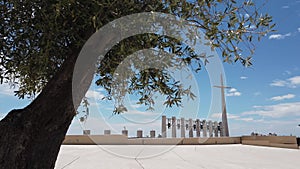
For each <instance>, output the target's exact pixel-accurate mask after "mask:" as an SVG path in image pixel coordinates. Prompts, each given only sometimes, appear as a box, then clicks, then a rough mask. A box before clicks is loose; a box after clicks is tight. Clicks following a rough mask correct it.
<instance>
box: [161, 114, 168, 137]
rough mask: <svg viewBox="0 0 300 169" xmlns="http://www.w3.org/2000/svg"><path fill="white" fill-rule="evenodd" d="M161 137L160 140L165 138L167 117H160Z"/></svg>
mask: <svg viewBox="0 0 300 169" xmlns="http://www.w3.org/2000/svg"><path fill="white" fill-rule="evenodd" d="M161 136H162V138H166V137H167V117H166V116H161Z"/></svg>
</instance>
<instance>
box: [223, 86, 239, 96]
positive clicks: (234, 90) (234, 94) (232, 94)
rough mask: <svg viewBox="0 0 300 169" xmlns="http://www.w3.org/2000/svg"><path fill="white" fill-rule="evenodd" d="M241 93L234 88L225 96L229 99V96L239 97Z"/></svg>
mask: <svg viewBox="0 0 300 169" xmlns="http://www.w3.org/2000/svg"><path fill="white" fill-rule="evenodd" d="M241 95H242V93H241V92H239V91H238V90H237V89H235V88H231V89H230V90H229V91H228V93H227V94H226V96H228V97H231V96H241Z"/></svg>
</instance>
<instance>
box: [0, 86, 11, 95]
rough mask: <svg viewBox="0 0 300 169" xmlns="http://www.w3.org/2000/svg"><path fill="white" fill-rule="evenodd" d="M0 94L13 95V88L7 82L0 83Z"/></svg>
mask: <svg viewBox="0 0 300 169" xmlns="http://www.w3.org/2000/svg"><path fill="white" fill-rule="evenodd" d="M0 95H5V96H14V89H13V88H11V87H9V85H8V84H0Z"/></svg>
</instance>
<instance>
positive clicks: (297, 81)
mask: <svg viewBox="0 0 300 169" xmlns="http://www.w3.org/2000/svg"><path fill="white" fill-rule="evenodd" d="M288 81H289V82H290V84H291V85H292V87H293V86H295V87H296V86H298V85H300V76H295V77H292V78H289V79H288Z"/></svg>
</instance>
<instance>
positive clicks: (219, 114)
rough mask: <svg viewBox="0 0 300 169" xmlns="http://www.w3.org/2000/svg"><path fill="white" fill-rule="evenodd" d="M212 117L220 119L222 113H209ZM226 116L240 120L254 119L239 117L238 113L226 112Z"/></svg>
mask: <svg viewBox="0 0 300 169" xmlns="http://www.w3.org/2000/svg"><path fill="white" fill-rule="evenodd" d="M211 117H212V118H217V119H221V118H222V113H214V114H212V115H211ZM227 118H228V119H233V120H240V121H247V122H248V121H254V119H253V118H252V117H241V116H239V115H236V114H230V113H228V114H227Z"/></svg>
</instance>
